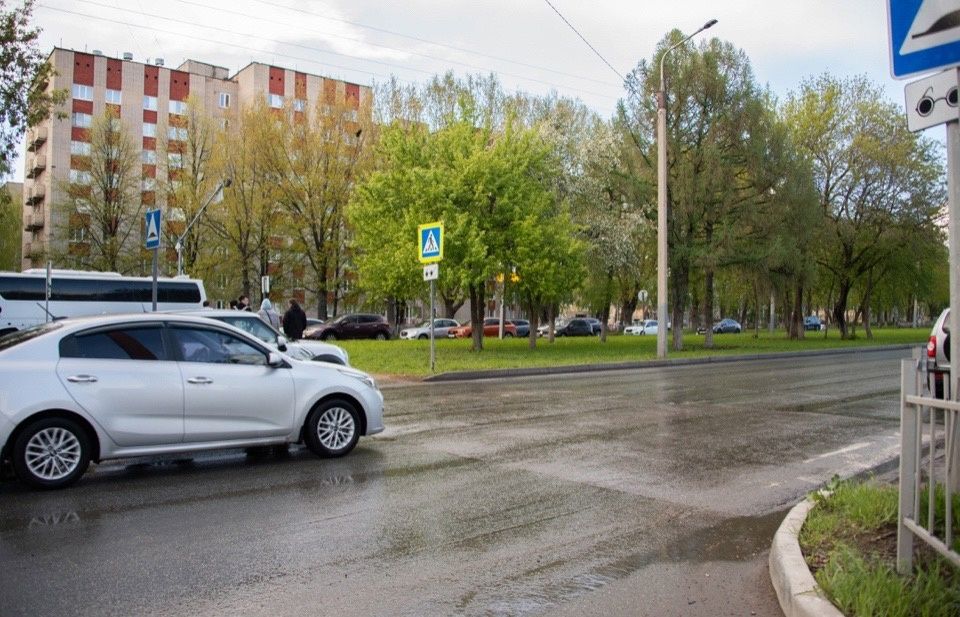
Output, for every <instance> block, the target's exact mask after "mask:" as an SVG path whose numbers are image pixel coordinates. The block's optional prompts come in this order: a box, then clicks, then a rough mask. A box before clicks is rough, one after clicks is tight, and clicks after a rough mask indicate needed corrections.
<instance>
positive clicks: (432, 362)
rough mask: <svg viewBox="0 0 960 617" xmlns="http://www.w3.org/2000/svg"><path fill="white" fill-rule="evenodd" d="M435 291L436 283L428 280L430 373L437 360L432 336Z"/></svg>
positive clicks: (435, 346)
mask: <svg viewBox="0 0 960 617" xmlns="http://www.w3.org/2000/svg"><path fill="white" fill-rule="evenodd" d="M436 289H437V282H436V281H435V280H433V279H430V372H431V373H432V372H433V371H434V367H435V363H436V359H437V341H436V339H435V338H434V336H433V320H434V313H435V311H436V309H434V293H435V292H436Z"/></svg>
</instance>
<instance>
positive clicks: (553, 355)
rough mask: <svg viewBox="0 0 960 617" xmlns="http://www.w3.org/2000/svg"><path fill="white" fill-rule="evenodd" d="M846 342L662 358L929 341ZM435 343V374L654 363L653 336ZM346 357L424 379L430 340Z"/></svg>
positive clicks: (721, 343)
mask: <svg viewBox="0 0 960 617" xmlns="http://www.w3.org/2000/svg"><path fill="white" fill-rule="evenodd" d="M857 332H858V334H857V337H856V338H854V339H852V340H840V334H839V332H837V331H835V330H830V331H828V332H825V333H824V332H807V333H806V336H805V337H804V339H802V340H798V341H791V340H789V339H787V337H786V334H785V333H784V332H783V331H777V332H774V333H773V334H770V333H769V332H767V331H766V330H762V331H761V332H759V333H758V334H757V336H756V337H755V336H754V332H753V331H752V330H751V331H747V332H743V333H741V334H717V335H714V339H713V341H714V347H713V349H707V348H706V347H704V335H702V334H701V335H698V334H693V333H689V334H688V333H684V336H683V351H673V349H672V342H671V341H672V339H668V344H669V345H671V347H670V348H669V351H668V357H669V358H671V359H674V358H702V357H707V356H738V355H751V354H762V353H781V352H793V351H815V350H825V349H854V348H859V347H874V346H878V345H904V344H910V345H917V346H920V345H923V344H925V343H926V341H927V338H928V337H929V334H930V332H929V328H874V330H873V334H874V336H873V338H872V339H868V338H866V337H865V336H864V335H863V331H862V329H861V330H858V331H857ZM435 342H436V371H435V372H436V373H444V372H453V371H482V370H496V369H516V368H542V367H553V366H570V365H588V364H616V363H627V362H643V361H647V360H655V359H656V358H657V337H656V336H630V335H622V334H610V335H609V336H608V338H607V341H606V342H605V343H602V342H601V341H600V339H599V337H596V336H592V337H570V338H566V337H561V338H557V339H556V340H555V341H554V342H553V343H551V342H550V341H549V340H548V339H546V338H540V339H537V344H536V348H534V349H531V348H530V346H529V341H528V340H527V339H526V338H511V339H504V340H499V339H497V338H492V337H485V338H484V340H483V350H482V351H480V352H475V351H472V350H471V341H470V339H438V340H437V341H435ZM337 344H338V345H342V346H343V347H344V348H345V349H346V350H347V351H348V352H350V362H351V364H352V365H353V366H355V367H357V368H359V369H361V370H364V371H367V372H369V373H374V374H378V375H392V376H397V377H414V378H416V377H425V376H428V375H430V374H431V373H430V341H426V340H391V341H366V340H364V341H353V340H348V341H337Z"/></svg>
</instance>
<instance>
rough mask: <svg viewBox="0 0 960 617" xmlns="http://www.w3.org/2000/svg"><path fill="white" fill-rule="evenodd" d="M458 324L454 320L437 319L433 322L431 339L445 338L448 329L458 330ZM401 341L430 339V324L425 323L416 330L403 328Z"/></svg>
mask: <svg viewBox="0 0 960 617" xmlns="http://www.w3.org/2000/svg"><path fill="white" fill-rule="evenodd" d="M458 327H460V324H459V323H457V322H456V320H454V319H445V318H442V317H438V318H436V319H434V320H433V338H435V339H441V338H447V332H449V331H450V328H458ZM400 338H402V339H421V340H422V339H428V338H430V322H429V321H425V322H423V323H422V324H420V326H418V327H416V328H404V329H403V330H401V331H400Z"/></svg>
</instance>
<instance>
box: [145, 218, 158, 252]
mask: <svg viewBox="0 0 960 617" xmlns="http://www.w3.org/2000/svg"><path fill="white" fill-rule="evenodd" d="M146 229H147V233H146V234H145V235H144V246H145V247H146V248H147V249H157V248H160V210H159V209H157V210H147V212H146Z"/></svg>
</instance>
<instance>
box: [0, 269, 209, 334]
mask: <svg viewBox="0 0 960 617" xmlns="http://www.w3.org/2000/svg"><path fill="white" fill-rule="evenodd" d="M46 279H47V271H46V270H45V269H40V268H34V269H30V270H24V271H23V272H0V335H3V334H7V333H9V332H14V331H16V330H20V329H22V328H27V327H30V326H35V325H37V324H41V323H44V322H46V321H52V320H54V319H58V318H63V317H79V316H82V315H103V314H107V313H148V312H150V311H151V310H152V308H153V279H152V278H149V277H131V276H120V275H119V274H117V273H116V272H85V271H80V270H51V277H50V302H49V306H48V303H47V301H46ZM206 299H207V294H206V291H205V290H204V288H203V281H200V280H197V279H189V278H186V277H183V278H179V277H178V278H161V279H158V280H157V310H158V311H178V310H186V309H196V308H200V307H202V306H203V301H204V300H206Z"/></svg>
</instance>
